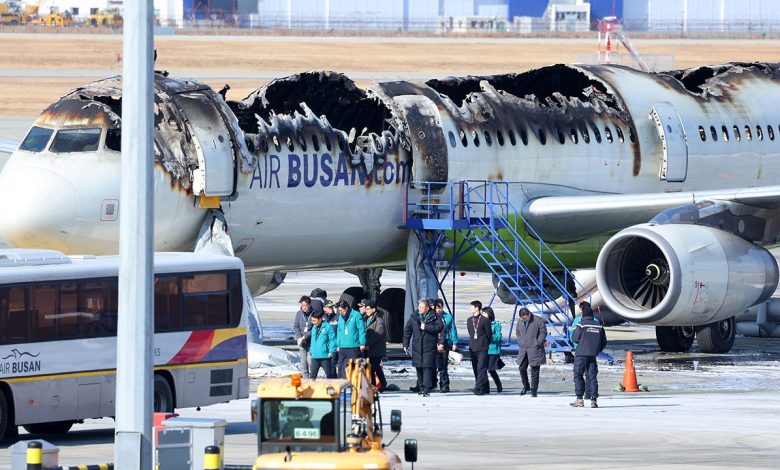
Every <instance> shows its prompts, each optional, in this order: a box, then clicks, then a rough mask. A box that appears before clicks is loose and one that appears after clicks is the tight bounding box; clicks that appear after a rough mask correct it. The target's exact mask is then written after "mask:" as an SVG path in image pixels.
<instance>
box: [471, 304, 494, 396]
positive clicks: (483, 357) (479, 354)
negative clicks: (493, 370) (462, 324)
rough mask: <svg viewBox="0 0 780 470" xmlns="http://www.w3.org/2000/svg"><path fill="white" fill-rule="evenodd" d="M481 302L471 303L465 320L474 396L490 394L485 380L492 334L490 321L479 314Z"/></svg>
mask: <svg viewBox="0 0 780 470" xmlns="http://www.w3.org/2000/svg"><path fill="white" fill-rule="evenodd" d="M481 311H482V302H480V301H479V300H475V301H473V302H471V318H469V319H468V320H466V326H467V327H468V331H469V354H470V355H471V367H472V369H473V370H474V380H475V382H476V383H475V384H474V388H473V389H471V391H472V392H474V394H475V395H487V394H489V393H490V385H489V384H488V378H487V353H488V346H490V340H491V337H492V336H493V332H492V330H491V329H490V321H488V319H487V318H485V317H483V316H482V314H481Z"/></svg>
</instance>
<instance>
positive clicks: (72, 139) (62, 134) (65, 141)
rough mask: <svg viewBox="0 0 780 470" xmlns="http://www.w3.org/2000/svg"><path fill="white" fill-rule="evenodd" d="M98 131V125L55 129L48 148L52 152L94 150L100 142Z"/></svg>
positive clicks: (99, 130)
mask: <svg viewBox="0 0 780 470" xmlns="http://www.w3.org/2000/svg"><path fill="white" fill-rule="evenodd" d="M100 132H101V129H100V128H99V127H97V128H90V129H63V130H60V131H57V135H55V136H54V140H53V141H52V143H51V147H49V150H51V151H52V152H54V153H68V152H95V151H97V149H98V143H100Z"/></svg>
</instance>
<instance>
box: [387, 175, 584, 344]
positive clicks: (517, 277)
mask: <svg viewBox="0 0 780 470" xmlns="http://www.w3.org/2000/svg"><path fill="white" fill-rule="evenodd" d="M509 189H510V183H507V182H502V181H484V180H464V181H458V182H453V183H443V182H430V181H413V182H411V183H410V185H409V187H407V194H406V197H405V201H406V211H405V216H406V218H405V220H404V224H403V225H402V226H401V227H400V228H405V229H410V230H414V232H415V234H416V235H417V237H418V238H419V239H420V241H421V243H422V245H423V252H424V262H426V263H428V267H429V268H430V269H431V271H432V272H434V273H438V277H437V281H438V283H439V290H440V292H441V294H442V298H443V299H444V301H445V303H446V304H447V308H448V309H449V310H450V311H452V308H451V307H452V306H453V304H454V302H455V293H456V290H455V279H456V269H457V265H458V261H459V260H460V259H461V258H462V257H463V256H464V255H466V254H467V253H468V252H470V251H471V250H474V251H475V252H476V253H477V254H478V255H479V257H480V258H481V260H482V261H483V263H484V265H485V266H486V267H487V268H488V270H489V271H490V272H491V273H492V274H493V275H494V276H495V278H494V279H496V280H497V281H498V285H497V286H496V290H495V291H494V292H493V296H492V297H491V299H490V302H489V305H492V303H493V301H494V300H495V298H496V296H497V292H498V289H499V288H503V289H506V290H507V291H508V292H509V293H510V294H511V296H512V297H513V298H514V301H515V308H514V312H513V314H512V320H511V322H510V325H509V334H508V335H507V336H506V338H507V339H506V341H505V342H504V347H505V348H506V349H509V350H512V349H514V350H516V349H517V344H516V342H515V343H512V335H513V333H514V326H515V322H516V321H517V311H518V309H519V308H520V307H521V306H525V307H527V308H528V309H529V310H531V312H532V313H534V314H536V315H538V316H539V317H540V318H542V319H544V321H545V322H546V325H547V333H548V334H547V347H546V350H547V352H564V353H570V352H571V351H573V344H572V342H571V340H570V339H569V335H568V332H569V326H570V325H571V320H570V318H569V315H568V313H567V310H568V309H569V308H570V306H572V305H574V302H575V301H576V287H577V281H576V279H575V278H574V275H573V274H572V272H571V271H570V270H569V268H567V267H566V266H565V265H564V264H563V262H562V261H561V259H560V258H559V257H558V256H557V255H556V254H555V253H554V252H553V251H552V249H550V247H549V246H548V245H547V244H546V243H544V242H543V241H542V240H541V237H539V236H538V235H537V233H536V232H535V231H534V229H533V228H532V227H531V226H530V225H529V224H528V223H527V222H526V221H525V220H524V219H523V218H522V216H521V214H520V211H519V210H517V208H516V207H514V206H513V205H512V203H511V202H510V198H509ZM410 191H415V192H417V194H414V193H412V194H411V196H413V197H411V198H410V193H409V192H410ZM413 199H414V200H413ZM522 231H525V233H526V234H527V235H528V236H526V237H524V236H523V235H522ZM529 240H530V241H529ZM448 278H451V282H452V290H451V295H450V296H448V295H447V292H446V291H445V288H446V286H445V283H446V282H447V279H448ZM580 288H582V287H581V286H580ZM582 291H583V292H585V289H582Z"/></svg>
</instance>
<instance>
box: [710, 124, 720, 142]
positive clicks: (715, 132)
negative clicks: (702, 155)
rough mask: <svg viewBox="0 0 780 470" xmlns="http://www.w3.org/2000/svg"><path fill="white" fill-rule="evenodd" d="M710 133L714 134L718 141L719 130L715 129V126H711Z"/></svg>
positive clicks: (715, 139) (713, 137)
mask: <svg viewBox="0 0 780 470" xmlns="http://www.w3.org/2000/svg"><path fill="white" fill-rule="evenodd" d="M710 135H711V136H712V140H713V141H715V142H717V141H718V131H717V130H715V126H710Z"/></svg>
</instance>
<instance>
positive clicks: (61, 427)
mask: <svg viewBox="0 0 780 470" xmlns="http://www.w3.org/2000/svg"><path fill="white" fill-rule="evenodd" d="M22 427H23V428H24V430H25V431H27V432H29V433H30V434H49V435H52V434H53V435H58V434H65V433H67V432H68V431H70V428H72V427H73V421H52V422H50V423H34V424H25V425H24V426H22Z"/></svg>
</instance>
